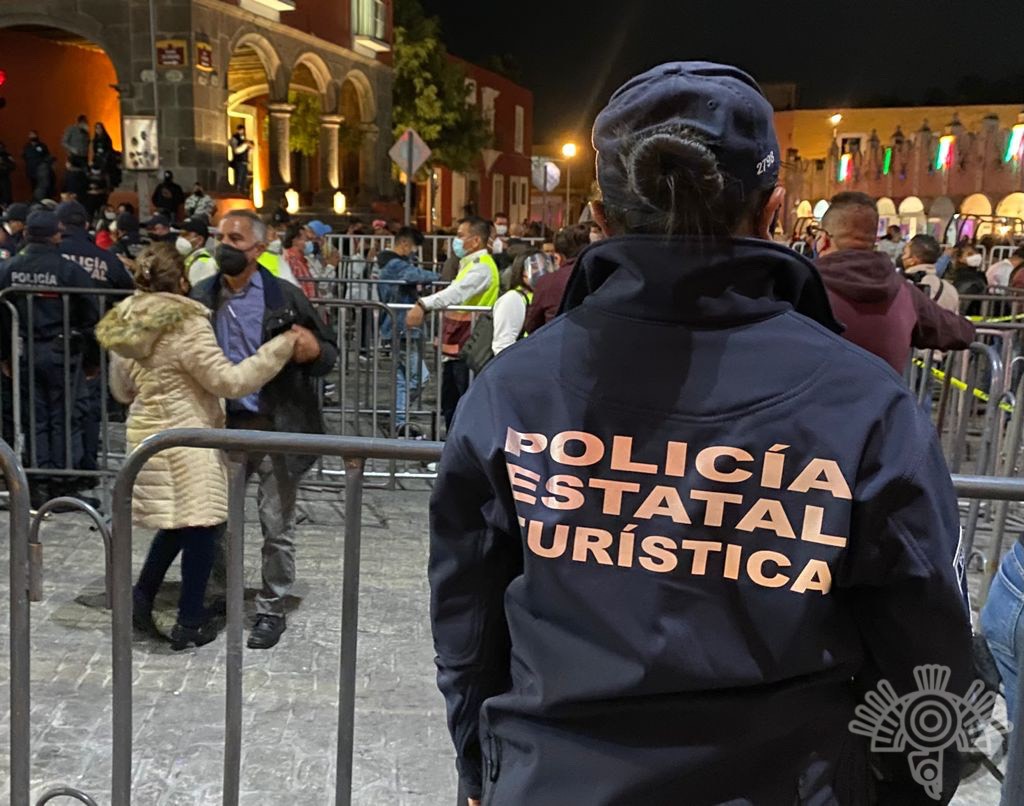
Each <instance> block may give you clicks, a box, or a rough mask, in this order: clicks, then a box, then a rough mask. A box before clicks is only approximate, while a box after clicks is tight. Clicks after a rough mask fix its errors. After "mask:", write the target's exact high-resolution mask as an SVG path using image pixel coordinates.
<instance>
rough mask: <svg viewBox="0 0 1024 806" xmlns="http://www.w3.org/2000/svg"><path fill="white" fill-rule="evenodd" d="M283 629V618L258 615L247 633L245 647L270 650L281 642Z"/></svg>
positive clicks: (264, 614) (263, 614)
mask: <svg viewBox="0 0 1024 806" xmlns="http://www.w3.org/2000/svg"><path fill="white" fill-rule="evenodd" d="M285 628H286V625H285V621H284V616H272V615H270V614H269V613H260V614H259V615H258V616H256V623H255V624H254V625H253V627H252V631H251V632H250V633H249V641H248V643H247V644H246V646H248V647H249V649H270V648H271V647H272V646H276V645H277V642H278V641H280V640H281V635H282V634H283V633H284V631H285Z"/></svg>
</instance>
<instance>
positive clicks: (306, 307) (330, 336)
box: [292, 289, 338, 378]
mask: <svg viewBox="0 0 1024 806" xmlns="http://www.w3.org/2000/svg"><path fill="white" fill-rule="evenodd" d="M292 298H293V300H294V302H295V307H296V308H297V309H298V312H299V320H300V321H299V324H300V325H302V326H303V327H307V328H309V329H310V330H312V331H313V333H314V334H315V335H316V338H317V341H319V342H320V356H319V357H318V358H317V359H316V361H313V362H312V363H311V364H306V365H305V366H304V367H303V369H305V370H306V372H307V373H308V374H309V375H311V376H313V377H314V378H320V377H323V376H324V375H326V374H327V373H328V372H330V371H331V370H332V369H333V368H334V365H335V364H337V363H338V347H337V343H336V342H337V339H336V337H335V335H334V330H333V329H332V328H331V327H330V326H328V324H327V323H326V322H324V320H323V319H322V318H321V317H320V316H319V315H318V314H317V312H316V311H315V310H314V309H313V305H312V303H311V302H310V301H309V299H308V298H307V297H306V295H305V294H303V293H302V291H301V290H299V289H295V292H294V293H293V294H292Z"/></svg>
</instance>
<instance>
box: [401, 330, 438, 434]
mask: <svg viewBox="0 0 1024 806" xmlns="http://www.w3.org/2000/svg"><path fill="white" fill-rule="evenodd" d="M399 344H400V347H399V354H398V367H397V375H398V377H397V379H396V386H395V427H396V428H400V427H401V426H403V425H405V423H406V421H407V419H408V418H407V417H406V414H405V410H406V406H409V407H410V408H411V407H412V406H414V405H415V404H416V401H418V400H419V399H420V394H421V393H422V392H423V387H424V386H426V385H427V381H429V380H430V370H429V369H427V364H426V362H425V361H424V360H423V357H422V356H421V355H420V340H419V339H416V338H414V339H411V340H410V341H409V350H408V352H406V351H405V339H402V340H401V341H400V342H399Z"/></svg>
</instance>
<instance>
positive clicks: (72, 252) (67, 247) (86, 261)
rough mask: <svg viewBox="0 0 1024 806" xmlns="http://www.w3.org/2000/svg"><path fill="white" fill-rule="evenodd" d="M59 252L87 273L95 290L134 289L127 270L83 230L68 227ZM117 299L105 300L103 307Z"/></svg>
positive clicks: (61, 240) (112, 254) (108, 305)
mask: <svg viewBox="0 0 1024 806" xmlns="http://www.w3.org/2000/svg"><path fill="white" fill-rule="evenodd" d="M60 252H61V254H62V255H63V256H64V257H65V258H67V259H68V260H73V261H75V263H77V264H78V265H79V266H81V267H82V268H83V269H85V270H86V272H88V274H89V276H90V277H92V281H93V283H95V284H96V287H97V288H117V289H122V290H126V291H130V290H132V289H133V288H135V283H134V282H133V281H132V276H131V274H129V272H128V269H126V268H125V266H124V264H123V263H122V262H121V261H120V259H119V258H118V257H116V256H115V255H114V253H113V252H108V251H107V250H106V249H101V248H100V247H98V246H97V245H96V244H95V243H93V242H92V241H91V240H89V236H88V234H87V233H86V231H85V230H84V229H81V228H80V227H69V228H67V229H65V231H64V234H63V235H62V236H61V239H60ZM116 300H117V298H116V297H115V298H111V299H107V300H106V305H105V307H107V308H109V307H110V303H111V302H116Z"/></svg>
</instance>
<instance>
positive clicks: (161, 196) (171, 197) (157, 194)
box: [153, 171, 185, 221]
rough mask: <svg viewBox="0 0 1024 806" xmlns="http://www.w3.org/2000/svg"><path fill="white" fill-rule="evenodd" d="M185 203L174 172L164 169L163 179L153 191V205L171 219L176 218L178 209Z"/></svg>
mask: <svg viewBox="0 0 1024 806" xmlns="http://www.w3.org/2000/svg"><path fill="white" fill-rule="evenodd" d="M184 203H185V191H184V190H182V188H181V185H179V184H178V183H177V182H175V181H174V174H173V173H171V172H170V171H164V181H163V182H161V183H160V184H159V185H157V186H156V190H154V191H153V206H154V207H155V208H156V209H157V210H159V211H160V212H161V213H163V214H164V215H165V216H167V218H169V219H170V220H171V221H177V220H178V209H179V208H180V207H181V206H182V205H183V204H184Z"/></svg>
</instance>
